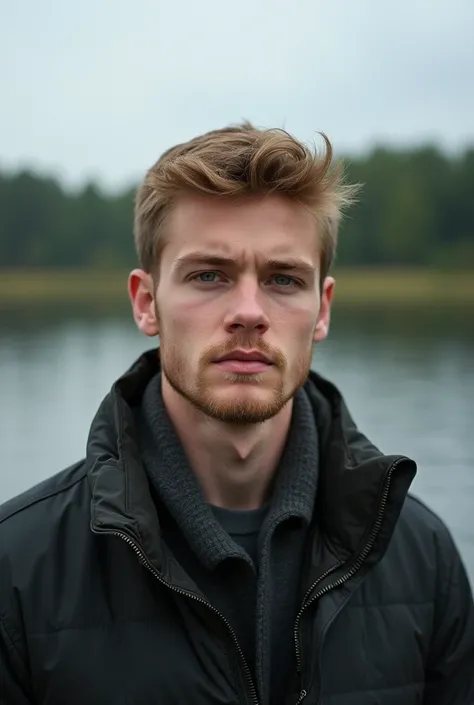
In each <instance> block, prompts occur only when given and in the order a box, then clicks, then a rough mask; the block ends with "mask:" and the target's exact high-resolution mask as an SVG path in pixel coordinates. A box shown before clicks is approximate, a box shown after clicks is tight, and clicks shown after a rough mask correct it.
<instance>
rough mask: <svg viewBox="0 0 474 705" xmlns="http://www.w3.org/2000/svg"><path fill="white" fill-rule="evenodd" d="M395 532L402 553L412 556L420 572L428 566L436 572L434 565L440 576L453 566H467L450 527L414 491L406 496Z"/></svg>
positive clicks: (430, 570)
mask: <svg viewBox="0 0 474 705" xmlns="http://www.w3.org/2000/svg"><path fill="white" fill-rule="evenodd" d="M395 536H397V537H398V541H397V540H396V541H395V543H398V546H399V548H400V549H401V550H402V552H403V553H405V554H406V555H407V556H411V559H412V562H413V563H412V564H413V565H414V566H416V569H417V571H418V572H419V573H420V572H421V571H422V570H423V569H425V572H427V573H428V574H429V573H431V574H433V570H434V569H435V570H434V573H435V574H436V576H437V579H438V580H440V579H441V578H442V576H443V574H444V575H446V574H448V573H450V572H451V571H452V570H453V568H454V569H456V567H461V569H462V570H463V571H464V570H465V568H464V566H463V561H462V558H461V555H460V552H459V549H458V546H457V545H456V542H455V540H454V537H453V535H452V532H451V529H450V528H449V527H448V525H447V524H446V523H445V522H444V521H443V519H441V517H440V516H438V514H436V512H435V511H433V510H432V509H430V507H428V506H427V505H426V504H425V503H424V502H423V501H421V500H420V499H419V498H418V497H415V496H413V495H412V494H409V495H408V496H407V499H406V501H405V504H404V507H403V509H402V512H401V515H400V520H399V522H398V526H397V530H396V532H395ZM394 538H395V537H394ZM435 567H436V568H435Z"/></svg>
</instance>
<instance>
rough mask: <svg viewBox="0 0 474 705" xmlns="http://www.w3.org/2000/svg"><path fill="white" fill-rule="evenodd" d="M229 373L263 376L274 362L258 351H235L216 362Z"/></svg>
mask: <svg viewBox="0 0 474 705" xmlns="http://www.w3.org/2000/svg"><path fill="white" fill-rule="evenodd" d="M214 362H215V363H216V365H217V366H218V367H220V368H221V369H222V370H224V371H225V372H227V373H231V374H236V375H261V374H263V373H264V372H266V370H268V369H269V368H270V367H271V366H272V365H273V362H272V361H271V360H270V358H268V357H267V356H266V355H264V354H263V353H261V352H259V351H258V350H233V351H232V352H230V353H227V355H222V357H219V358H218V359H217V360H215V361H214Z"/></svg>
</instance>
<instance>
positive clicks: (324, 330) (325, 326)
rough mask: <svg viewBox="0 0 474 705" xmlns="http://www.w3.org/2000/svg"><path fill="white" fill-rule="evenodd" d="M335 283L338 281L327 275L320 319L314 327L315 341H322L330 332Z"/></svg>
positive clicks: (323, 289)
mask: <svg viewBox="0 0 474 705" xmlns="http://www.w3.org/2000/svg"><path fill="white" fill-rule="evenodd" d="M335 284H336V282H335V280H334V279H333V278H332V277H326V279H325V280H324V283H323V288H322V292H321V305H320V307H319V314H318V320H317V322H316V328H315V329H314V336H313V341H314V342H315V343H320V342H321V341H322V340H324V339H325V338H326V337H327V334H328V333H329V324H330V322H331V303H332V297H333V294H334V287H335Z"/></svg>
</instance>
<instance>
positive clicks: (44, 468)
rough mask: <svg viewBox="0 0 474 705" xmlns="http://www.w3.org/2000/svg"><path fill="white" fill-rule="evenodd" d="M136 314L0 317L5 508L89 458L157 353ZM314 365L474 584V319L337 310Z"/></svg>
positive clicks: (451, 313) (0, 480)
mask: <svg viewBox="0 0 474 705" xmlns="http://www.w3.org/2000/svg"><path fill="white" fill-rule="evenodd" d="M154 342H155V341H151V342H150V341H149V340H148V339H146V338H144V337H143V336H141V335H140V334H139V333H138V332H137V331H136V329H135V326H134V323H133V321H132V318H131V314H130V313H129V311H128V309H125V310H124V309H123V308H119V309H116V310H114V309H110V308H109V309H107V310H102V311H100V310H95V311H94V312H91V311H90V310H81V309H80V308H73V309H71V308H70V307H69V308H67V309H63V310H61V309H60V308H58V307H56V308H55V309H54V310H53V309H51V308H50V309H39V308H36V309H35V308H34V307H32V308H29V309H28V311H25V310H21V311H20V310H17V311H14V310H10V311H8V312H6V311H3V312H0V390H1V393H0V413H1V419H2V424H1V425H0V448H1V452H2V461H3V462H2V467H1V470H0V501H1V500H3V499H6V498H8V497H10V496H12V495H14V494H16V493H17V492H19V491H21V490H22V489H25V488H26V487H28V486H29V485H31V484H33V483H35V482H37V481H39V480H40V479H42V478H44V477H46V476H47V475H50V474H52V473H53V472H55V471H57V470H59V469H61V468H62V467H63V466H65V465H67V464H69V463H71V462H73V461H74V460H76V459H78V458H80V457H82V456H83V454H84V446H85V442H86V438H87V432H88V429H89V425H90V422H91V420H92V417H93V415H94V413H95V411H96V409H97V406H98V404H99V403H100V401H101V399H102V397H103V396H104V394H106V393H107V391H108V389H109V387H110V385H111V384H112V382H113V381H114V380H115V378H116V377H117V376H118V375H120V374H121V373H122V372H123V371H124V370H125V369H126V368H127V367H128V366H129V365H130V364H131V363H132V362H133V360H134V359H135V358H136V357H137V356H138V355H139V354H140V353H141V352H142V351H143V350H144V349H146V348H148V347H150V344H151V343H154ZM313 364H314V367H315V368H316V369H317V370H318V371H319V372H321V373H322V374H324V375H326V376H328V377H329V378H330V379H332V381H334V382H335V383H336V384H338V385H339V387H340V388H341V390H342V391H343V393H344V396H345V398H346V401H347V403H348V405H349V408H350V409H351V411H352V414H353V416H354V417H355V419H356V421H357V423H358V425H359V427H360V428H361V429H362V430H363V432H364V433H366V434H367V435H368V436H369V437H370V438H371V440H372V441H373V442H374V443H375V444H376V445H378V446H379V447H380V448H381V449H382V450H384V451H385V452H388V453H405V454H407V455H410V456H411V457H413V458H414V459H415V460H416V461H417V463H418V467H419V470H418V475H417V478H416V479H415V482H414V484H413V486H412V490H413V492H414V493H415V494H417V495H418V496H419V497H421V498H422V499H424V500H425V501H426V502H427V503H428V504H429V505H430V506H431V507H432V508H433V509H434V510H435V511H437V512H438V513H439V514H440V515H441V516H442V518H443V519H444V520H445V521H446V522H447V523H448V525H449V526H450V528H451V529H452V531H453V533H454V535H455V538H456V540H457V542H458V544H459V546H460V548H461V551H462V554H463V557H464V559H465V561H466V564H467V565H468V569H469V571H470V575H471V577H472V579H473V580H474V511H473V510H474V473H473V470H472V468H473V460H472V459H473V457H474V433H473V431H474V423H473V419H474V401H473V395H474V311H473V310H472V309H455V308H452V309H447V310H443V309H439V308H433V309H429V308H428V309H426V308H425V309H421V310H412V309H410V310H406V309H405V310H403V309H398V310H397V309H393V310H387V309H386V308H383V309H376V308H372V309H370V310H369V309H361V308H350V307H349V308H337V307H336V309H335V312H334V315H333V324H332V330H331V336H330V338H329V339H328V340H327V341H326V342H324V343H323V344H322V345H320V346H319V347H318V349H317V350H316V352H315V357H314V363H313Z"/></svg>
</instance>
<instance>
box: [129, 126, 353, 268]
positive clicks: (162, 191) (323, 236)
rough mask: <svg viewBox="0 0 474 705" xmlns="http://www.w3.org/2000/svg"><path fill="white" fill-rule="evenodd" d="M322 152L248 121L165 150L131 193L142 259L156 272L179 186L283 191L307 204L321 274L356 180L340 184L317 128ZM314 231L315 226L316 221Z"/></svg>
mask: <svg viewBox="0 0 474 705" xmlns="http://www.w3.org/2000/svg"><path fill="white" fill-rule="evenodd" d="M321 136H322V138H323V141H324V145H325V150H324V153H323V154H322V155H319V154H318V152H317V151H316V149H310V148H309V147H307V146H306V145H304V144H303V143H302V142H300V141H299V140H297V139H295V138H294V137H292V136H291V135H290V134H288V133H287V132H286V131H284V130H281V129H265V130H263V129H257V128H255V127H254V126H253V125H251V124H250V123H249V122H244V123H243V124H241V125H236V126H230V127H226V128H223V129H220V130H213V131H212V132H207V133H206V134H203V135H200V136H199V137H195V138H194V139H192V140H190V141H189V142H185V143H184V144H179V145H176V146H175V147H172V148H171V149H169V150H167V151H166V152H165V153H164V154H163V155H162V156H161V157H160V158H159V159H158V161H157V162H156V164H154V165H153V166H152V167H151V169H149V171H148V172H147V174H146V176H145V179H144V181H143V183H142V184H141V186H140V187H139V189H138V191H137V194H136V200H135V221H134V235H135V246H136V250H137V255H138V259H139V263H140V266H141V267H142V269H144V270H145V271H146V272H151V273H155V272H156V271H157V268H158V265H159V257H160V254H161V250H162V247H163V242H164V237H163V230H164V221H165V219H166V216H167V214H168V213H169V212H170V210H171V208H172V207H173V204H174V203H175V202H176V199H177V198H178V197H179V196H180V195H182V194H184V193H199V194H208V195H210V196H213V197H216V198H218V197H221V198H222V197H231V198H235V197H242V196H245V195H247V194H248V195H262V196H264V195H268V194H281V195H283V196H286V197H288V198H290V199H292V200H294V201H297V202H299V203H301V204H302V205H304V206H306V207H307V208H309V209H310V210H311V212H312V213H313V214H314V216H315V220H316V223H317V225H318V235H319V237H320V244H321V263H320V266H321V281H323V279H324V277H325V276H326V275H327V273H328V272H329V269H330V267H331V264H332V262H333V260H334V257H335V252H336V245H337V234H338V230H339V223H340V220H341V215H342V212H343V209H344V208H345V207H346V206H348V205H350V204H351V203H353V202H354V200H355V195H356V192H357V190H358V186H357V185H347V184H346V183H344V172H343V168H342V165H341V163H338V164H336V165H334V164H333V148H332V145H331V142H330V141H329V139H328V138H327V137H326V135H325V134H321ZM315 230H316V228H315Z"/></svg>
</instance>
